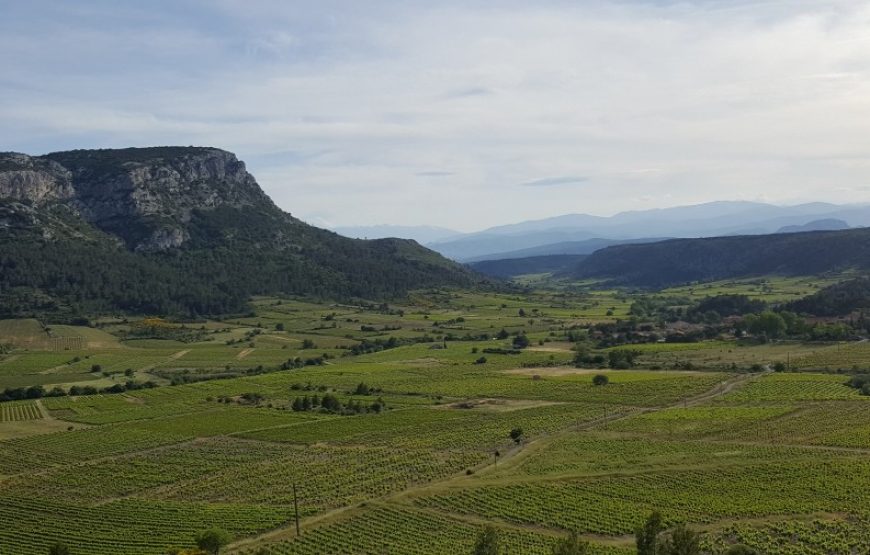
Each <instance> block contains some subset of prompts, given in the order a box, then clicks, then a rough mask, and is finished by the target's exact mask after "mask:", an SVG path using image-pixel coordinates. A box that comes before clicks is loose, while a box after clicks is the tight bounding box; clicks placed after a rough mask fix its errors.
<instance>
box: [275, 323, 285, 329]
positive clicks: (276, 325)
mask: <svg viewBox="0 0 870 555" xmlns="http://www.w3.org/2000/svg"><path fill="white" fill-rule="evenodd" d="M275 331H284V322H278V323H277V324H275Z"/></svg>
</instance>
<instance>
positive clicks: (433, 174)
mask: <svg viewBox="0 0 870 555" xmlns="http://www.w3.org/2000/svg"><path fill="white" fill-rule="evenodd" d="M416 175H417V176H418V177H450V176H451V175H455V174H454V173H453V172H447V171H437V170H435V171H425V172H417V174H416Z"/></svg>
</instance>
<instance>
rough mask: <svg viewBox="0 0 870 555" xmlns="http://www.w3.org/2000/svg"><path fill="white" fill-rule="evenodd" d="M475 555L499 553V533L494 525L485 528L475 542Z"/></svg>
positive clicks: (494, 554)
mask: <svg viewBox="0 0 870 555" xmlns="http://www.w3.org/2000/svg"><path fill="white" fill-rule="evenodd" d="M473 553H474V555H498V553H499V534H498V530H496V529H495V528H494V527H492V526H487V527H486V528H484V529H483V531H482V532H481V533H480V535H479V536H477V542H475V544H474V552H473Z"/></svg>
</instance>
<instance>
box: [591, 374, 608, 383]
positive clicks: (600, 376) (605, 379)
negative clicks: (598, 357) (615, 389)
mask: <svg viewBox="0 0 870 555" xmlns="http://www.w3.org/2000/svg"><path fill="white" fill-rule="evenodd" d="M592 383H593V384H595V385H607V384H608V383H610V378H608V377H607V376H605V375H604V374H595V377H593V378H592Z"/></svg>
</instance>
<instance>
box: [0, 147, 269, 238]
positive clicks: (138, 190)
mask: <svg viewBox="0 0 870 555" xmlns="http://www.w3.org/2000/svg"><path fill="white" fill-rule="evenodd" d="M0 198H3V199H12V200H16V201H20V202H26V203H29V204H32V205H35V206H41V205H45V204H49V203H52V202H63V203H64V204H66V205H67V206H69V207H70V208H72V209H73V210H75V211H76V212H77V213H78V214H79V215H80V216H81V217H82V218H84V219H85V220H87V221H88V222H90V223H91V224H93V225H94V226H96V227H98V228H100V229H102V230H103V231H106V232H109V233H112V234H114V235H117V236H119V237H121V238H122V239H123V240H124V241H125V242H126V244H127V246H128V247H129V248H131V249H133V250H165V249H169V248H174V247H179V246H182V245H183V244H184V243H185V242H186V241H187V240H188V239H189V238H190V234H189V232H188V231H187V229H186V227H185V224H186V223H187V222H188V221H189V220H190V217H191V212H192V211H193V210H209V209H214V208H218V207H221V206H231V207H234V208H239V207H245V206H263V207H268V208H269V209H274V210H277V207H275V206H274V204H273V203H272V201H271V199H269V197H268V196H267V195H266V194H265V193H264V192H263V190H262V189H261V188H260V186H259V185H258V184H257V182H256V180H255V179H254V177H253V176H252V175H251V174H249V173H248V172H247V170H246V169H245V164H244V162H241V161H240V160H238V159H237V158H236V156H235V155H234V154H232V153H230V152H226V151H224V150H220V149H216V148H196V147H156V148H141V149H120V150H74V151H69V152H57V153H53V154H48V155H46V156H28V155H25V154H17V153H7V154H2V155H0Z"/></svg>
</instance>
